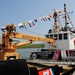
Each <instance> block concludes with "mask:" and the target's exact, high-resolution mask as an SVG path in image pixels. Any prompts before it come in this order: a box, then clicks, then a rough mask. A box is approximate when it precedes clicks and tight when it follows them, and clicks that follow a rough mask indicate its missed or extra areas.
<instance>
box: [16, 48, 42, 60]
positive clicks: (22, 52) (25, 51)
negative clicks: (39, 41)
mask: <svg viewBox="0 0 75 75" xmlns="http://www.w3.org/2000/svg"><path fill="white" fill-rule="evenodd" d="M40 50H41V48H25V49H17V50H16V52H17V53H18V54H19V55H20V58H22V59H29V58H30V54H31V52H36V51H40Z"/></svg>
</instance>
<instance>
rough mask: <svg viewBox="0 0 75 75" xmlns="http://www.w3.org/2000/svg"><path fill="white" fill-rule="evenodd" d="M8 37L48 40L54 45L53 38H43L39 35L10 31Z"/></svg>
mask: <svg viewBox="0 0 75 75" xmlns="http://www.w3.org/2000/svg"><path fill="white" fill-rule="evenodd" d="M9 37H10V38H18V39H25V40H29V41H41V42H48V43H51V44H52V45H54V39H53V38H50V39H49V38H44V37H40V36H32V35H29V34H22V33H11V34H9Z"/></svg>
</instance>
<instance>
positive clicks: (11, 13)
mask: <svg viewBox="0 0 75 75" xmlns="http://www.w3.org/2000/svg"><path fill="white" fill-rule="evenodd" d="M64 3H66V6H67V11H73V13H72V14H71V19H72V23H73V25H74V19H75V0H0V27H3V26H6V25H7V24H9V23H13V24H16V26H17V31H18V32H21V33H24V34H32V35H37V36H42V35H45V34H46V33H47V32H48V30H49V29H50V28H52V25H53V19H51V21H46V22H44V21H38V22H37V23H36V24H35V26H33V27H30V26H29V25H28V24H27V29H20V28H18V24H19V23H22V22H28V21H30V20H34V19H36V18H40V17H43V16H46V15H49V14H53V12H54V10H53V9H54V8H55V9H57V10H60V9H61V8H63V7H64V6H63V5H64ZM1 34H2V31H0V35H1Z"/></svg>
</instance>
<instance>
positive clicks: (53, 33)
mask: <svg viewBox="0 0 75 75" xmlns="http://www.w3.org/2000/svg"><path fill="white" fill-rule="evenodd" d="M63 11H64V14H61V15H64V21H65V25H62V24H61V23H60V20H59V17H60V16H61V15H60V14H59V13H58V11H56V10H54V13H53V18H54V25H53V27H52V29H49V30H48V33H47V34H45V37H46V38H54V39H55V42H54V43H55V44H54V46H52V45H50V44H49V43H45V48H44V49H41V51H39V52H31V55H30V57H31V58H30V59H51V60H54V61H75V30H74V27H73V25H72V22H71V21H70V18H69V14H70V13H68V12H67V10H66V4H64V10H63ZM71 13H72V12H71ZM68 20H69V21H70V23H69V22H68Z"/></svg>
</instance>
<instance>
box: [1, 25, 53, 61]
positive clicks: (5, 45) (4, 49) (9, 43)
mask: <svg viewBox="0 0 75 75" xmlns="http://www.w3.org/2000/svg"><path fill="white" fill-rule="evenodd" d="M13 38H17V39H24V40H28V41H27V42H26V41H25V42H20V43H14V40H13ZM34 41H42V42H48V43H49V44H52V45H54V39H53V38H43V37H40V36H32V35H29V34H22V33H19V32H16V26H15V25H14V24H8V25H7V26H6V31H5V32H3V34H2V43H1V44H0V60H9V59H11V58H13V59H19V54H18V53H17V52H16V51H15V50H16V49H17V47H18V46H21V45H25V44H30V43H32V42H34Z"/></svg>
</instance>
